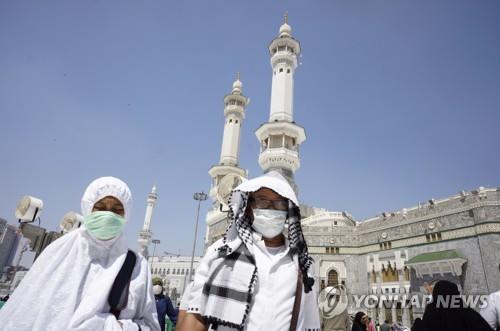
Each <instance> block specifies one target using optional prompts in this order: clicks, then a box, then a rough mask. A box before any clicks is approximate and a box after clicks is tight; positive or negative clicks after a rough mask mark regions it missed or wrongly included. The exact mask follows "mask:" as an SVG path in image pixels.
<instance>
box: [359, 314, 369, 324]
mask: <svg viewBox="0 0 500 331" xmlns="http://www.w3.org/2000/svg"><path fill="white" fill-rule="evenodd" d="M361 323H363V324H367V323H368V316H366V315H363V317H361Z"/></svg>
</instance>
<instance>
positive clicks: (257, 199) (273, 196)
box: [250, 187, 288, 211]
mask: <svg viewBox="0 0 500 331" xmlns="http://www.w3.org/2000/svg"><path fill="white" fill-rule="evenodd" d="M250 208H251V209H252V210H253V209H274V210H282V211H287V210H288V200H287V199H286V198H284V197H282V196H281V195H279V194H278V193H276V192H274V191H273V190H271V189H268V188H265V187H263V188H261V189H259V190H258V191H255V192H253V193H251V195H250Z"/></svg>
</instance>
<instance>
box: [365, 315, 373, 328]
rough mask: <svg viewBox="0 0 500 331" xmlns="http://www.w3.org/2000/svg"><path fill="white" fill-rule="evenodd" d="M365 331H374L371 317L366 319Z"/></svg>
mask: <svg viewBox="0 0 500 331" xmlns="http://www.w3.org/2000/svg"><path fill="white" fill-rule="evenodd" d="M366 330H367V331H375V322H374V321H373V320H372V318H371V317H368V319H367V320H366Z"/></svg>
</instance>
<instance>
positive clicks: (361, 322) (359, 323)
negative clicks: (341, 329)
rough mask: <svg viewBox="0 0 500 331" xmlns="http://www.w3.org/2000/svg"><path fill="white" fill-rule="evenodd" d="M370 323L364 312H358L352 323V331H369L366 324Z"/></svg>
mask: <svg viewBox="0 0 500 331" xmlns="http://www.w3.org/2000/svg"><path fill="white" fill-rule="evenodd" d="M367 321H368V316H367V315H366V314H365V313H364V312H362V311H358V312H357V313H356V315H355V316H354V321H353V323H352V331H367V329H366V322H367Z"/></svg>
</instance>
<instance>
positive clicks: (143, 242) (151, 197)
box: [138, 185, 158, 259]
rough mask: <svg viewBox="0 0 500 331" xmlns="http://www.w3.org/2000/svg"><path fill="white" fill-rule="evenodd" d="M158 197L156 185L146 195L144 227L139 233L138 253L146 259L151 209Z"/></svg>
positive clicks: (149, 235) (151, 215) (150, 234)
mask: <svg viewBox="0 0 500 331" xmlns="http://www.w3.org/2000/svg"><path fill="white" fill-rule="evenodd" d="M157 199H158V195H157V194H156V185H153V187H152V188H151V192H150V193H149V194H148V200H147V207H146V215H145V216H144V225H143V227H142V231H141V232H139V240H138V242H139V252H140V253H141V254H142V255H143V256H144V257H145V258H146V259H147V258H148V255H149V253H148V246H149V244H150V243H151V238H152V236H153V233H152V232H151V219H152V217H153V209H154V207H155V205H156V200H157Z"/></svg>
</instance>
